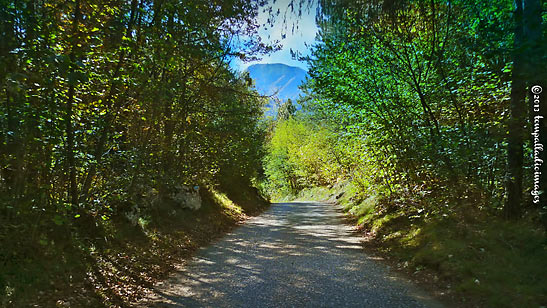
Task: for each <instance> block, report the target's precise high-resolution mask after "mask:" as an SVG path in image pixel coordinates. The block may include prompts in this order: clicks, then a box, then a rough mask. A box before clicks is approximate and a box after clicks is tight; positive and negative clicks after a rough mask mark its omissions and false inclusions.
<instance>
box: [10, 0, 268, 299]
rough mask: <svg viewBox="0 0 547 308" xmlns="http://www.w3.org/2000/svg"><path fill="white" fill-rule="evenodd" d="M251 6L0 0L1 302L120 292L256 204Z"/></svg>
mask: <svg viewBox="0 0 547 308" xmlns="http://www.w3.org/2000/svg"><path fill="white" fill-rule="evenodd" d="M258 7H259V5H258V3H254V2H252V3H251V2H248V1H237V0H236V1H222V2H218V3H216V4H215V5H212V4H211V3H210V1H199V0H198V1H192V2H191V3H186V4H181V3H180V2H176V1H161V2H158V1H147V0H132V1H109V2H108V3H107V2H104V1H84V0H71V1H64V0H63V1H56V0H51V1H50V0H46V1H39V2H36V1H9V0H6V1H0V41H1V42H2V43H1V44H0V102H1V103H0V306H3V307H4V306H7V307H11V306H14V307H28V306H30V305H31V304H38V305H39V306H45V307H54V306H55V305H56V304H57V305H60V306H67V307H76V306H78V305H80V306H84V307H89V306H100V305H101V304H102V305H104V306H108V307H111V306H112V305H120V303H123V302H127V301H128V300H132V299H134V298H135V297H138V296H139V295H140V294H139V292H136V291H138V290H135V289H134V287H135V288H136V287H137V286H139V285H140V287H139V288H143V286H144V285H150V283H151V282H152V281H153V280H154V279H155V278H157V277H160V276H161V275H162V274H163V273H165V271H166V270H167V268H169V267H170V266H171V265H172V264H173V263H174V262H175V260H179V261H180V256H181V255H185V254H187V252H188V251H191V250H193V249H194V248H195V247H196V246H197V245H203V244H205V243H207V242H208V241H209V240H210V239H211V238H212V237H214V236H216V235H218V234H219V233H221V231H222V230H226V229H227V228H228V227H229V226H231V225H233V224H235V223H236V222H237V221H239V220H240V219H242V218H243V217H244V213H256V212H257V211H259V209H260V208H261V207H262V206H263V205H264V202H265V201H264V200H263V199H261V198H260V196H259V195H257V191H256V189H253V188H251V187H252V182H253V181H254V179H255V178H256V177H257V176H258V174H259V172H260V165H261V155H262V142H263V137H264V130H263V129H262V128H261V127H262V126H261V124H260V123H259V122H260V118H261V116H262V114H263V107H264V103H265V101H264V99H263V98H262V97H260V96H259V95H258V93H257V92H256V91H254V90H252V89H251V85H252V82H251V80H250V79H249V78H248V76H247V75H245V74H241V73H238V72H235V71H234V70H233V69H232V68H231V67H230V66H229V62H230V60H233V59H234V58H235V57H241V58H247V59H252V58H253V57H255V56H257V55H260V54H263V53H266V52H268V51H271V50H273V49H275V48H274V46H268V45H265V44H263V43H261V42H260V41H259V38H258V36H257V25H256V24H255V18H256V14H257V11H258ZM236 42H237V43H236ZM190 190H193V192H189V191H190ZM197 191H199V194H200V195H201V200H202V206H201V208H200V209H199V210H196V211H193V210H191V209H188V208H185V206H186V202H184V200H183V199H184V198H189V197H188V196H189V195H192V194H193V195H192V198H194V199H196V198H197V196H196V193H197ZM184 196H186V197H184ZM181 198H182V199H181ZM196 200H197V199H196ZM228 200H231V201H233V202H232V203H230V202H228ZM230 204H231V205H230ZM196 207H197V206H196ZM134 291H135V292H134ZM67 292H68V294H72V295H73V297H72V296H68V295H67ZM141 293H142V292H141ZM87 299H89V300H92V301H95V302H91V303H88V301H87ZM57 300H58V301H59V302H58V303H56V301H57Z"/></svg>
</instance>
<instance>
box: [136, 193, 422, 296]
mask: <svg viewBox="0 0 547 308" xmlns="http://www.w3.org/2000/svg"><path fill="white" fill-rule="evenodd" d="M156 291H157V292H156V295H155V297H154V298H153V299H151V300H150V301H149V302H147V303H145V304H144V306H148V307H203V306H208V307H259V306H260V307H311V306H319V307H357V306H359V307H426V306H428V304H426V303H425V302H424V301H423V300H422V299H420V297H423V295H422V294H420V293H419V292H418V291H417V290H415V289H414V288H413V287H412V286H410V285H408V284H406V283H404V282H403V281H401V280H400V279H398V278H397V277H396V276H394V275H392V274H390V273H389V272H388V271H387V269H386V268H384V267H383V266H382V265H381V264H379V263H377V262H375V261H374V260H371V259H369V258H368V257H367V256H366V255H365V254H364V252H363V250H362V245H361V241H360V238H359V237H357V236H355V235H353V234H352V231H351V228H350V227H348V226H346V225H344V224H343V223H342V214H341V213H339V212H337V211H336V210H335V209H334V208H333V207H332V206H329V205H325V204H321V203H306V202H303V203H280V204H275V205H273V206H272V207H271V209H269V210H268V211H267V212H265V213H264V214H262V215H261V216H259V217H255V218H253V219H251V220H249V221H248V222H247V223H246V224H245V226H243V227H241V228H238V229H236V230H235V231H234V232H232V233H231V234H229V235H227V236H226V237H225V238H223V239H222V240H220V241H219V242H217V243H216V244H214V245H212V246H210V247H208V248H205V249H203V250H201V251H200V252H199V253H198V255H197V256H196V257H195V258H194V259H193V260H192V261H191V262H189V263H188V264H187V266H185V267H184V268H183V269H181V270H180V271H179V272H177V273H176V274H175V275H173V276H172V277H171V278H170V279H168V280H167V281H164V282H163V283H161V284H159V285H158V286H157V287H156Z"/></svg>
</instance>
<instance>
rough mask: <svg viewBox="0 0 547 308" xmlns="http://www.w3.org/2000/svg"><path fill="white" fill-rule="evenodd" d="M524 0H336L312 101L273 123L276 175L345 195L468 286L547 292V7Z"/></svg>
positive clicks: (272, 188)
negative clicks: (536, 97)
mask: <svg viewBox="0 0 547 308" xmlns="http://www.w3.org/2000/svg"><path fill="white" fill-rule="evenodd" d="M517 2H519V1H517ZM521 4H522V3H520V4H518V3H517V6H516V7H514V6H513V5H514V4H512V3H511V2H508V1H494V2H489V3H488V4H486V3H483V2H479V1H450V2H439V1H431V2H427V3H426V2H423V1H395V2H389V3H388V2H387V1H386V2H382V3H380V4H379V5H375V4H373V3H370V4H365V5H363V4H362V3H359V4H357V3H355V4H353V3H346V2H339V1H323V3H322V5H323V6H322V16H323V19H320V30H321V32H320V35H319V38H318V42H317V43H316V44H315V46H314V47H313V56H312V57H310V59H308V63H309V65H310V70H309V76H310V78H309V79H308V81H307V83H306V85H305V86H304V90H305V91H306V92H307V95H306V96H305V97H304V98H302V99H301V100H300V102H299V103H300V104H301V105H303V109H302V110H301V111H298V112H294V111H293V112H292V113H291V115H290V116H288V117H287V116H281V115H280V116H279V117H278V120H277V121H276V122H275V123H273V124H272V125H271V127H272V128H271V129H270V131H269V135H268V139H267V140H268V141H267V155H266V157H265V159H264V169H265V174H266V176H267V181H266V182H265V183H264V187H265V190H267V191H269V192H271V193H272V195H273V196H274V197H275V198H277V199H279V200H283V199H294V198H301V199H315V200H329V201H332V202H337V203H339V204H341V205H342V206H343V207H344V209H345V210H346V211H347V212H348V213H349V214H350V215H351V216H352V217H354V219H355V223H356V224H357V225H359V227H361V228H362V229H363V231H364V232H366V233H367V234H368V235H369V236H370V237H372V238H373V240H372V242H371V243H374V245H373V246H374V247H376V248H378V249H379V250H380V251H383V252H386V253H387V255H388V256H390V257H391V258H393V259H394V260H396V261H398V262H399V264H401V266H402V267H406V268H407V269H409V270H410V271H411V272H420V271H424V270H428V271H433V273H435V274H434V277H436V278H435V279H437V280H434V283H436V284H438V285H439V286H442V287H443V288H446V289H447V291H446V292H447V293H450V294H453V296H456V297H462V298H464V299H465V298H466V296H468V297H470V298H472V299H473V301H474V302H476V304H477V305H479V306H485V307H539V306H545V305H547V297H546V296H545V294H547V279H546V277H547V272H546V268H547V238H546V234H545V230H546V226H547V220H546V218H547V217H546V216H545V213H546V210H547V208H546V205H547V197H546V196H545V194H544V193H543V194H541V196H540V197H541V200H542V202H534V196H533V195H534V194H536V193H537V192H538V191H541V190H543V191H545V189H544V188H540V189H538V188H537V186H534V170H533V168H532V167H533V166H534V158H535V157H534V155H536V158H540V159H543V160H544V161H547V160H546V159H545V152H539V153H538V151H536V153H534V145H533V142H532V141H533V139H532V138H529V137H525V136H530V134H531V133H532V125H531V124H532V122H531V117H532V116H533V115H537V114H534V113H533V111H532V108H531V104H532V103H533V102H532V100H529V97H530V95H528V94H527V93H529V91H530V90H529V89H530V87H531V86H532V85H534V84H538V83H540V82H541V81H543V82H544V81H545V80H546V78H545V72H544V71H538V70H536V68H537V64H538V63H546V59H545V54H544V53H542V52H539V50H540V49H541V48H545V40H541V39H539V40H536V39H537V38H538V37H539V38H541V37H544V35H545V29H546V27H545V17H546V16H545V14H544V13H542V12H544V11H542V10H541V5H540V2H539V1H528V2H527V4H526V6H525V7H524V9H523V7H522V6H521ZM523 16H524V17H523ZM523 18H526V20H527V21H526V23H524V24H523ZM542 21H543V23H542ZM523 27H524V28H526V29H527V30H526V31H527V32H526V33H525V35H523V33H520V32H518V31H520V30H519V29H522V28H523ZM515 31H516V32H515ZM523 46H524V47H523ZM536 52H538V53H536ZM523 68H524V69H523ZM544 88H545V87H544ZM524 106H529V107H530V108H526V107H524ZM517 109H518V110H517ZM543 109H546V110H543ZM543 109H542V111H541V112H542V114H543V113H544V112H546V111H547V108H543ZM542 123H545V122H542ZM541 127H542V128H541V129H543V130H545V124H542V126H541ZM540 135H541V136H542V137H541V138H542V139H541V140H545V139H544V138H545V137H547V132H545V131H543V132H541V133H540ZM538 155H539V156H538ZM545 166H547V165H546V164H543V165H542V166H541V167H540V168H542V169H541V170H542V172H546V171H545ZM543 176H544V175H541V177H540V185H543V186H541V187H545V186H544V185H545V184H547V180H545V178H544V177H543ZM536 184H537V183H536ZM454 294H455V295H454ZM460 305H464V306H465V303H463V302H461V303H460ZM469 305H471V304H469Z"/></svg>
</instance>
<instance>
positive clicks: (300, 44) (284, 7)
mask: <svg viewBox="0 0 547 308" xmlns="http://www.w3.org/2000/svg"><path fill="white" fill-rule="evenodd" d="M289 2H290V0H277V1H276V3H275V5H274V6H273V11H274V12H276V11H277V9H279V11H280V15H279V16H278V17H277V18H276V22H275V24H274V26H273V27H270V26H268V25H267V26H266V27H263V26H262V24H265V23H266V21H267V19H268V13H267V12H266V13H263V12H262V9H260V12H259V15H258V22H259V24H260V25H261V29H260V30H259V34H260V36H261V38H262V40H263V41H264V42H271V41H275V40H279V41H280V43H281V45H282V46H283V47H282V49H281V50H279V51H277V52H275V53H272V54H270V55H267V56H264V57H262V59H261V60H259V61H253V62H247V63H245V62H242V61H240V60H238V59H235V60H233V61H234V63H232V65H233V66H234V67H239V69H241V70H244V69H245V68H247V67H248V66H249V65H252V64H256V63H283V64H287V65H291V66H298V67H300V68H303V69H305V70H307V67H306V64H305V63H304V62H300V61H298V60H294V59H292V57H291V52H290V50H291V49H292V50H293V51H298V52H300V53H301V54H302V55H308V54H309V51H308V47H306V46H305V43H307V44H308V45H312V44H313V42H314V40H315V35H316V34H317V25H316V24H315V10H316V6H315V5H316V4H314V6H313V7H311V8H310V9H309V10H308V9H307V8H306V7H304V8H303V10H302V16H300V17H299V16H298V14H296V13H291V12H290V9H289V8H288V4H289ZM295 2H298V1H295ZM314 3H315V1H314ZM284 12H287V23H286V24H284V23H283V14H284ZM293 24H294V34H293V33H292V27H293ZM297 26H298V29H297ZM266 28H267V29H266ZM282 34H285V35H286V37H285V38H282Z"/></svg>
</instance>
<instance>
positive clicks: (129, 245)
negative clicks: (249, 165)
mask: <svg viewBox="0 0 547 308" xmlns="http://www.w3.org/2000/svg"><path fill="white" fill-rule="evenodd" d="M201 197H202V206H201V208H200V209H198V210H195V211H192V210H188V209H182V208H169V209H167V208H164V209H163V210H162V211H161V212H151V213H149V215H141V217H139V219H138V220H137V221H136V223H135V221H133V222H132V221H130V220H129V219H127V218H126V217H125V216H123V215H120V216H113V217H111V218H110V219H107V220H102V221H101V223H95V221H97V220H96V219H94V220H91V219H89V220H90V221H93V223H92V224H88V225H86V224H85V221H86V218H85V217H80V218H79V219H82V221H79V222H78V223H79V226H78V227H76V226H75V225H74V224H69V223H66V224H59V225H57V224H54V223H53V224H50V225H51V228H50V229H46V230H41V231H40V232H37V234H36V235H35V236H33V237H28V236H26V237H25V236H24V235H28V234H29V232H28V230H27V229H23V228H21V230H20V235H21V236H18V235H17V233H16V232H15V231H17V230H7V228H11V229H13V228H14V227H13V226H18V225H20V224H15V223H12V224H5V225H3V227H2V228H0V231H3V232H2V233H0V236H1V239H2V243H4V247H3V249H2V250H1V255H0V257H1V260H2V261H3V262H2V264H1V265H0V285H1V286H2V290H0V291H1V294H2V296H1V301H0V306H1V307H31V306H33V305H37V306H38V307H101V306H103V307H123V306H126V305H128V304H129V303H133V302H135V301H138V300H139V299H140V298H142V297H144V296H146V294H147V293H148V292H149V290H150V288H151V287H152V285H153V283H154V282H155V281H157V280H158V279H162V278H164V277H166V275H167V274H168V273H169V272H170V271H172V270H173V269H174V267H175V265H176V264H179V263H180V262H181V261H182V260H184V259H185V258H188V257H189V256H190V255H191V254H192V253H193V252H194V251H195V250H196V249H197V248H198V247H200V246H204V245H206V244H208V243H209V242H210V241H211V240H213V239H214V238H216V237H218V236H220V235H222V234H224V233H225V232H226V231H228V230H230V229H231V228H233V227H234V226H235V225H236V224H237V223H238V222H240V221H242V220H243V219H245V218H246V217H247V216H246V215H252V214H256V213H258V212H260V211H261V210H263V209H264V208H265V207H266V205H267V202H265V201H264V200H263V199H260V197H259V196H258V195H254V194H253V192H248V193H246V195H245V198H243V197H242V198H240V199H239V200H238V202H237V203H236V202H234V200H232V199H230V198H228V197H227V194H226V193H224V192H222V191H221V190H219V189H214V188H211V189H208V190H205V189H203V190H202V191H201ZM82 226H83V227H82ZM8 231H9V232H8ZM6 234H11V235H13V236H12V237H10V238H8V237H7V236H6Z"/></svg>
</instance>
